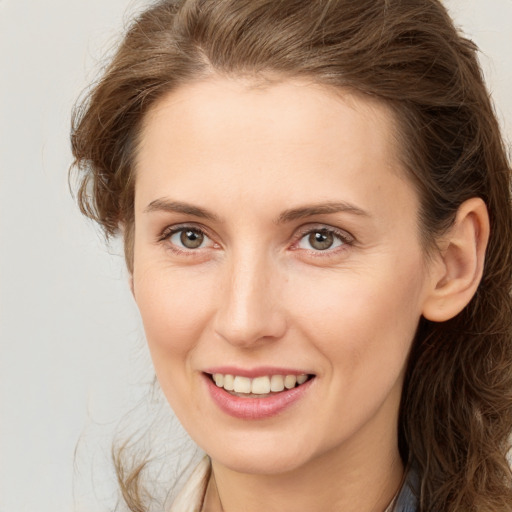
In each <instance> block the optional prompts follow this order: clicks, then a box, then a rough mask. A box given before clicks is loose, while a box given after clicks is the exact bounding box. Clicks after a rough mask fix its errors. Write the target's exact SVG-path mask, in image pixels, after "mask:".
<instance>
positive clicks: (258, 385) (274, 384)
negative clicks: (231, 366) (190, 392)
mask: <svg viewBox="0 0 512 512" xmlns="http://www.w3.org/2000/svg"><path fill="white" fill-rule="evenodd" d="M308 378H309V376H308V375H306V374H301V375H264V376H261V377H255V378H253V379H251V378H249V377H243V376H241V375H230V374H222V373H215V374H213V375H212V379H213V381H214V382H215V385H216V386H217V387H219V388H223V389H225V390H226V391H228V392H230V393H231V394H233V395H235V396H242V397H244V396H245V397H248V398H250V397H253V398H255V397H258V398H264V397H267V396H269V395H271V394H272V393H280V392H281V391H284V390H285V389H293V388H295V387H296V386H300V385H301V384H304V383H305V382H306V381H307V380H308Z"/></svg>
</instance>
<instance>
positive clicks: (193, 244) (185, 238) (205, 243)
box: [163, 227, 214, 251]
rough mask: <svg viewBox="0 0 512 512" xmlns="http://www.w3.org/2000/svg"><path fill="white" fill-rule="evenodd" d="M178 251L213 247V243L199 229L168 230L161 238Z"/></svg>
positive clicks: (181, 228)
mask: <svg viewBox="0 0 512 512" xmlns="http://www.w3.org/2000/svg"><path fill="white" fill-rule="evenodd" d="M163 238H164V239H166V240H168V241H169V242H170V243H171V244H172V245H174V246H175V247H176V248H178V249H182V250H183V249H185V250H188V251H193V250H194V249H202V248H204V247H213V245H214V243H213V241H212V240H211V239H210V238H209V237H208V236H207V235H206V234H205V233H204V231H202V230H201V229H198V228H194V227H180V228H175V229H171V230H169V231H168V232H167V233H165V234H164V236H163Z"/></svg>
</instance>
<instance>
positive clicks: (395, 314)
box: [289, 262, 423, 373]
mask: <svg viewBox="0 0 512 512" xmlns="http://www.w3.org/2000/svg"><path fill="white" fill-rule="evenodd" d="M420 269H421V267H420V266H419V265H418V264H417V263H416V262H411V264H410V265H409V266H408V268H403V262H402V271H401V272H400V273H397V271H396V267H395V268H393V265H388V266H386V265H380V266H376V268H375V269H370V268H368V269H365V270H364V271H360V272H351V273H349V272H346V273H340V274H338V275H331V276H328V277H327V278H326V279H323V280H316V281H314V280H308V279H306V278H305V277H304V276H303V277H302V280H301V289H297V287H293V289H290V290H289V297H291V299H290V300H294V301H295V315H294V316H295V318H296V319H298V322H299V323H300V326H301V330H302V331H303V332H305V333H306V337H307V338H308V339H311V340H315V344H316V346H317V348H318V350H319V351H320V352H322V353H323V354H324V355H326V356H327V358H328V359H329V360H330V361H331V363H332V364H333V365H342V366H344V367H347V368H349V370H350V373H352V370H354V373H355V369H356V368H364V367H368V368H369V367H371V368H372V371H373V370H376V369H377V368H379V367H381V366H383V365H385V366H387V367H388V368H389V367H396V368H397V369H398V368H401V366H402V365H403V362H404V360H405V358H406V356H407V353H408V351H409V348H410V345H411V342H412V339H413V338H414V334H415V331H416V328H417V325H418V321H419V318H420V314H421V292H422V283H423V278H422V272H421V270H420ZM296 283H297V281H296ZM293 297H294V298H293Z"/></svg>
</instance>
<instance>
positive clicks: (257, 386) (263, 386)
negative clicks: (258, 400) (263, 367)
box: [251, 377, 270, 395]
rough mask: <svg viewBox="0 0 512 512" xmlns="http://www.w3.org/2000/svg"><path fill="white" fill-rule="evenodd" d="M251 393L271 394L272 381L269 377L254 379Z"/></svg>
mask: <svg viewBox="0 0 512 512" xmlns="http://www.w3.org/2000/svg"><path fill="white" fill-rule="evenodd" d="M251 393H254V394H255V395H266V394H267V393H270V379H269V378H268V377H256V378H255V379H252V387H251Z"/></svg>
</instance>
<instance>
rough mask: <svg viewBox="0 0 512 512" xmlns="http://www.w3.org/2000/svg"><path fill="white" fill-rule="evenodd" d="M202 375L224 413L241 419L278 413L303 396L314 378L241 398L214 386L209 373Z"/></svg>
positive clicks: (257, 417)
mask: <svg viewBox="0 0 512 512" xmlns="http://www.w3.org/2000/svg"><path fill="white" fill-rule="evenodd" d="M204 377H205V381H206V384H207V386H208V391H209V392H210V396H211V397H212V399H213V401H214V402H215V403H216V404H217V406H218V407H219V408H220V409H221V410H222V411H223V412H225V413H226V414H229V415H230V416H233V417H235V418H240V419H243V420H260V419H265V418H271V417H272V416H276V415H278V414H280V413H281V412H283V411H284V410H286V409H288V408H289V407H291V406H292V405H294V404H296V403H297V402H298V401H299V400H300V399H301V398H303V397H304V395H305V394H306V393H307V391H308V390H309V388H310V387H311V383H312V382H313V380H314V378H313V379H309V380H308V381H306V382H305V383H304V384H301V385H300V386H297V387H296V388H292V389H285V390H284V391H281V392H280V393H276V394H274V395H270V396H267V397H265V398H242V397H239V396H234V395H231V394H230V393H228V392H227V391H226V390H225V389H224V388H219V387H218V386H216V385H215V383H214V382H213V381H212V379H211V378H210V376H209V375H205V376H204Z"/></svg>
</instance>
